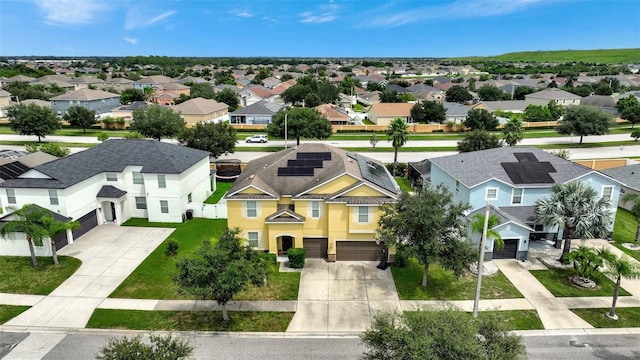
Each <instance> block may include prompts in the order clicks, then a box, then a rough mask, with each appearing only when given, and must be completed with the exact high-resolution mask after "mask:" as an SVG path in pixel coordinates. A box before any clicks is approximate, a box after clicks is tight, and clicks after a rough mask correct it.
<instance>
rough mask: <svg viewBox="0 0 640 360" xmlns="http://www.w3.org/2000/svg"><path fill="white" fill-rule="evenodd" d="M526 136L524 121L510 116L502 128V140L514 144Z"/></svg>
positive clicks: (510, 144)
mask: <svg viewBox="0 0 640 360" xmlns="http://www.w3.org/2000/svg"><path fill="white" fill-rule="evenodd" d="M523 138H524V128H523V127H522V121H521V120H520V119H518V118H516V117H513V118H510V119H509V121H508V122H507V123H506V124H505V125H504V127H503V128H502V140H504V142H505V143H506V144H507V145H509V146H514V145H516V144H518V143H519V142H520V141H522V139H523Z"/></svg>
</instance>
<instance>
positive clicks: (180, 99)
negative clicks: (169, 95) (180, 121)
mask: <svg viewBox="0 0 640 360" xmlns="http://www.w3.org/2000/svg"><path fill="white" fill-rule="evenodd" d="M188 100H191V96H189V95H187V94H180V96H178V97H177V98H175V99H174V100H173V104H174V105H178V104H182V103H183V102H185V101H188Z"/></svg>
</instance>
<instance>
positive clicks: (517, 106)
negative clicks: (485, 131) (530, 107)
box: [471, 100, 527, 114]
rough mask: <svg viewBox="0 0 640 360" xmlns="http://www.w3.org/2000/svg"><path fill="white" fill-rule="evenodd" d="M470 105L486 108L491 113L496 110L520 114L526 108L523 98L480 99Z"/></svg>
mask: <svg viewBox="0 0 640 360" xmlns="http://www.w3.org/2000/svg"><path fill="white" fill-rule="evenodd" d="M471 107H472V108H474V109H483V110H487V111H488V112H490V113H492V114H493V113H494V112H495V111H496V110H502V111H507V112H511V113H514V114H522V113H524V109H526V108H527V104H525V101H524V100H503V101H481V102H479V103H477V104H475V105H473V106H471Z"/></svg>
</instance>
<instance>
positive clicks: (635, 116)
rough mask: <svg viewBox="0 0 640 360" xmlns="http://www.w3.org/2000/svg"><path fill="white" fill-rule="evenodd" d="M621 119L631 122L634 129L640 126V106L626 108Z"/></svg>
mask: <svg viewBox="0 0 640 360" xmlns="http://www.w3.org/2000/svg"><path fill="white" fill-rule="evenodd" d="M634 99H635V98H634ZM620 118H622V119H625V120H627V121H628V122H630V123H631V128H632V129H633V127H634V126H635V125H636V124H640V104H638V105H632V106H628V107H626V108H625V109H624V110H623V111H622V114H620Z"/></svg>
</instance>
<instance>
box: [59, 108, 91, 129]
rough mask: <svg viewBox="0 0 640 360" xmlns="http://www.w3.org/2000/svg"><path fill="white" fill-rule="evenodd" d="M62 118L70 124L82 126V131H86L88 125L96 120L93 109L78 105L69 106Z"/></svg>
mask: <svg viewBox="0 0 640 360" xmlns="http://www.w3.org/2000/svg"><path fill="white" fill-rule="evenodd" d="M62 118H63V119H64V120H65V121H67V122H68V123H69V124H71V126H77V127H80V128H82V132H83V133H86V132H87V128H88V127H91V125H93V124H95V123H97V122H98V120H96V112H95V111H94V110H89V109H87V108H86V107H83V106H79V105H76V106H72V107H70V108H69V109H68V110H67V113H66V114H64V116H63V117H62Z"/></svg>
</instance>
